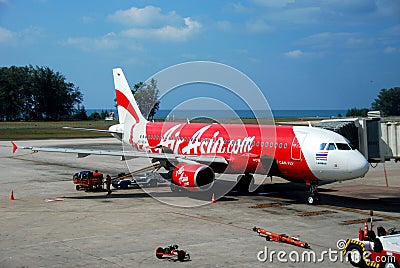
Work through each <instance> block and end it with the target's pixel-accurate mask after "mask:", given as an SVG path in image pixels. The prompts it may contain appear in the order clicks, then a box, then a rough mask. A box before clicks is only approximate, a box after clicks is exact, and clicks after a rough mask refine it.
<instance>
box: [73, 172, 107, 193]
mask: <svg viewBox="0 0 400 268" xmlns="http://www.w3.org/2000/svg"><path fill="white" fill-rule="evenodd" d="M72 180H73V182H74V184H76V186H75V189H76V190H77V191H79V190H85V192H89V191H101V190H103V186H104V184H103V175H102V174H101V175H99V176H96V177H95V176H93V172H91V171H81V172H78V173H75V174H74V176H73V179H72Z"/></svg>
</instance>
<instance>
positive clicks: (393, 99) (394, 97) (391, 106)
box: [372, 87, 400, 116]
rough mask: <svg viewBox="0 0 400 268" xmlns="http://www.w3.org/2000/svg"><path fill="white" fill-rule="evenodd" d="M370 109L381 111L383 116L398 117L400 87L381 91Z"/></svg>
mask: <svg viewBox="0 0 400 268" xmlns="http://www.w3.org/2000/svg"><path fill="white" fill-rule="evenodd" d="M372 109H374V110H380V111H382V112H383V114H384V115H385V116H394V115H400V87H394V88H390V89H386V88H384V89H381V91H380V92H379V95H378V97H377V98H376V99H375V101H374V102H373V103H372Z"/></svg>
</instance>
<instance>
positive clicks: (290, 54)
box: [284, 49, 304, 59]
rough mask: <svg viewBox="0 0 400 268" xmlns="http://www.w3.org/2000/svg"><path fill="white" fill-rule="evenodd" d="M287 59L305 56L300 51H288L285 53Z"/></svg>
mask: <svg viewBox="0 0 400 268" xmlns="http://www.w3.org/2000/svg"><path fill="white" fill-rule="evenodd" d="M284 55H285V57H287V58H291V59H298V58H300V57H302V56H304V53H303V52H302V51H301V50H300V49H296V50H292V51H288V52H286V53H284Z"/></svg>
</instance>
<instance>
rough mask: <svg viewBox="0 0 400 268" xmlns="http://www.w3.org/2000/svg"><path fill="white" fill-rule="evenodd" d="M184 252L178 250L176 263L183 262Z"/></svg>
mask: <svg viewBox="0 0 400 268" xmlns="http://www.w3.org/2000/svg"><path fill="white" fill-rule="evenodd" d="M185 256H186V252H185V251H184V250H178V261H184V260H185Z"/></svg>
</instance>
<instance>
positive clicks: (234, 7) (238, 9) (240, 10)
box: [231, 3, 252, 14]
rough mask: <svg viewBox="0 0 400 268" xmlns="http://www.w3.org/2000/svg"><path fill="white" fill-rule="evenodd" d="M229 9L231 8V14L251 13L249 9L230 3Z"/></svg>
mask: <svg viewBox="0 0 400 268" xmlns="http://www.w3.org/2000/svg"><path fill="white" fill-rule="evenodd" d="M231 7H232V10H233V12H235V13H239V14H248V13H251V11H252V10H251V9H250V8H248V7H245V6H244V5H242V4H241V3H232V4H231Z"/></svg>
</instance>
